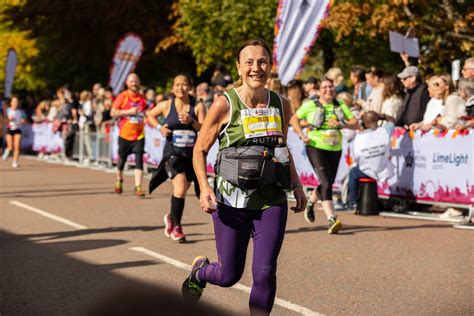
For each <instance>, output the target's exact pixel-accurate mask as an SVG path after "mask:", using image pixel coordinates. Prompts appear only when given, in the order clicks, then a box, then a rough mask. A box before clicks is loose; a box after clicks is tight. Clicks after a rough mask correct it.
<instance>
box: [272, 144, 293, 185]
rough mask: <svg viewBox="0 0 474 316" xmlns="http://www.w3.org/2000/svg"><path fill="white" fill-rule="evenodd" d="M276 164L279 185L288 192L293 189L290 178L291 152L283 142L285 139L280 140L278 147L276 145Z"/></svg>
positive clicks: (274, 154)
mask: <svg viewBox="0 0 474 316" xmlns="http://www.w3.org/2000/svg"><path fill="white" fill-rule="evenodd" d="M273 156H274V159H275V160H276V163H275V173H276V178H277V185H278V186H280V187H281V188H283V189H285V190H288V189H290V188H291V177H290V152H289V151H288V147H287V146H286V144H285V143H284V142H283V139H279V141H278V145H276V147H275V149H274V153H273Z"/></svg>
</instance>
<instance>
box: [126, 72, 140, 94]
mask: <svg viewBox="0 0 474 316" xmlns="http://www.w3.org/2000/svg"><path fill="white" fill-rule="evenodd" d="M125 84H126V85H127V88H128V89H130V90H132V91H133V92H137V91H138V88H139V86H140V79H139V78H138V76H137V75H136V74H134V73H131V74H129V75H128V77H127V81H126V82H125Z"/></svg>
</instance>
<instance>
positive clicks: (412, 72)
mask: <svg viewBox="0 0 474 316" xmlns="http://www.w3.org/2000/svg"><path fill="white" fill-rule="evenodd" d="M418 74H419V72H418V68H417V67H415V66H408V67H405V69H403V71H402V72H401V73H399V74H398V75H397V77H398V78H400V79H405V78H408V77H412V76H418Z"/></svg>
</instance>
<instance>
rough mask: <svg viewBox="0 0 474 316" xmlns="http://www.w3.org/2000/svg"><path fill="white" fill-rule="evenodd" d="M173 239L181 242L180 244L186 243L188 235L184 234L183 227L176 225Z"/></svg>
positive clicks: (172, 234) (172, 233)
mask: <svg viewBox="0 0 474 316" xmlns="http://www.w3.org/2000/svg"><path fill="white" fill-rule="evenodd" d="M170 237H171V239H173V240H175V241H179V242H180V243H184V242H186V235H185V234H184V233H183V229H182V228H181V225H176V226H174V227H173V230H172V231H171V234H170Z"/></svg>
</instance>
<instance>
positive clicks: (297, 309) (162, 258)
mask: <svg viewBox="0 0 474 316" xmlns="http://www.w3.org/2000/svg"><path fill="white" fill-rule="evenodd" d="M130 250H133V251H136V252H141V253H143V254H145V255H148V256H150V257H153V258H156V259H158V260H160V261H163V262H166V263H168V264H170V265H172V266H175V267H176V268H180V269H183V270H186V271H191V266H190V265H189V264H185V263H183V262H181V261H178V260H175V259H173V258H170V257H167V256H164V255H162V254H160V253H157V252H154V251H151V250H149V249H146V248H143V247H132V248H130ZM233 288H235V289H237V290H240V291H243V292H245V293H250V288H249V287H248V286H245V285H243V284H240V283H237V284H236V285H234V286H233ZM275 304H276V305H279V306H281V307H284V308H286V309H289V310H291V311H294V312H297V313H301V314H302V315H323V314H320V313H318V312H315V311H312V310H310V309H308V308H305V307H303V306H300V305H298V304H294V303H291V302H289V301H285V300H283V299H281V298H278V297H276V298H275Z"/></svg>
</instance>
